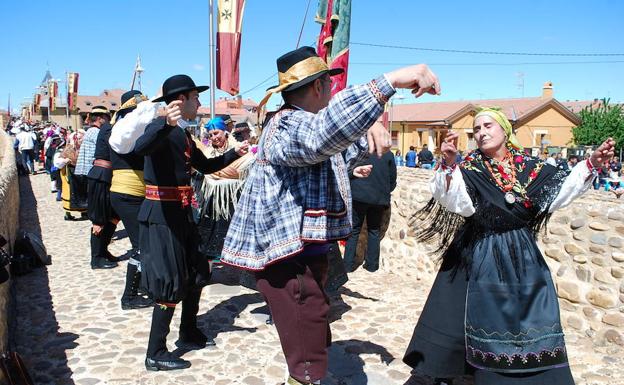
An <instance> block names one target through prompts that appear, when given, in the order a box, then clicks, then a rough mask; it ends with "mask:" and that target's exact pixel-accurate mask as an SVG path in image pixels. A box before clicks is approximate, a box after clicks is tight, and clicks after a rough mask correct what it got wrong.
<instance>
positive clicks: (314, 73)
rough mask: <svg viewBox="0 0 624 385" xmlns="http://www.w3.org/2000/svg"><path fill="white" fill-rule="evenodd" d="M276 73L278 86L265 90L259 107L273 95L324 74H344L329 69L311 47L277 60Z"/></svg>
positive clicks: (334, 69) (335, 69) (297, 86)
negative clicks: (265, 92)
mask: <svg viewBox="0 0 624 385" xmlns="http://www.w3.org/2000/svg"><path fill="white" fill-rule="evenodd" d="M277 71H278V78H279V84H278V85H276V86H274V87H271V88H270V89H268V90H267V94H266V95H265V97H264V98H263V99H262V101H261V102H260V105H259V107H261V106H263V105H264V104H265V103H266V102H267V101H268V100H269V97H270V96H271V95H272V94H274V93H277V92H281V91H292V90H296V89H297V88H300V87H302V86H304V85H306V84H308V83H311V82H313V81H314V80H316V79H318V78H320V77H321V76H323V75H325V74H329V76H334V75H338V74H341V73H343V72H344V70H343V69H342V68H332V69H330V68H329V67H328V66H327V63H325V61H324V60H323V59H321V58H320V57H319V56H318V54H317V53H316V51H315V50H314V48H312V47H301V48H297V49H296V50H294V51H290V52H288V53H287V54H285V55H282V56H280V57H279V58H278V59H277Z"/></svg>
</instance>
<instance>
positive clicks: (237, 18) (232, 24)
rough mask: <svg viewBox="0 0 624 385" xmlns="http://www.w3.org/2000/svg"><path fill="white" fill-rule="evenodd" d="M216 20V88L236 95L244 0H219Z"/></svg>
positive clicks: (238, 88) (238, 89)
mask: <svg viewBox="0 0 624 385" xmlns="http://www.w3.org/2000/svg"><path fill="white" fill-rule="evenodd" d="M218 5H219V6H218V9H217V12H218V19H217V20H218V21H217V88H218V89H220V90H223V91H225V92H227V93H228V94H230V95H236V94H238V92H239V91H240V87H239V79H238V78H239V67H238V64H239V60H240V43H241V31H242V26H243V9H244V8H245V0H219V4H218Z"/></svg>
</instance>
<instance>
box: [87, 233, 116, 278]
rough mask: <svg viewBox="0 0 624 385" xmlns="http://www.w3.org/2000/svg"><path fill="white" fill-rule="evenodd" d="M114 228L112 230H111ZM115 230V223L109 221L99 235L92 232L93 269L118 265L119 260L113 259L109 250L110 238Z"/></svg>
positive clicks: (110, 267)
mask: <svg viewBox="0 0 624 385" xmlns="http://www.w3.org/2000/svg"><path fill="white" fill-rule="evenodd" d="M111 229H112V231H111ZM114 232H115V225H113V224H112V223H110V222H109V223H108V224H106V225H104V227H103V228H102V231H100V234H99V235H95V234H93V232H91V268H92V269H94V270H95V269H112V268H113V267H117V262H115V261H111V260H110V258H109V255H110V254H109V253H108V251H107V248H108V244H109V243H110V239H111V238H112V236H113V233H114Z"/></svg>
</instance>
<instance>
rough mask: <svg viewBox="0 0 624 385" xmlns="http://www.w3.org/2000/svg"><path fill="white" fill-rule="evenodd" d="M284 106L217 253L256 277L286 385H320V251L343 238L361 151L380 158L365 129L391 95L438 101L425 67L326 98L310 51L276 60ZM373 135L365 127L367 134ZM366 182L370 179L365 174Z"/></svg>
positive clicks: (267, 132) (382, 140)
mask: <svg viewBox="0 0 624 385" xmlns="http://www.w3.org/2000/svg"><path fill="white" fill-rule="evenodd" d="M277 67H278V71H279V81H280V84H279V85H278V86H276V87H274V88H272V89H269V91H268V93H267V96H266V97H265V98H264V100H263V101H262V102H261V105H262V104H264V103H266V101H267V100H268V98H269V97H270V95H271V94H273V93H276V92H283V98H284V101H285V105H284V106H283V107H282V108H281V109H280V110H279V111H278V112H277V113H276V114H275V115H274V116H273V117H272V118H271V119H270V120H269V121H268V122H267V124H266V125H265V128H264V131H263V133H262V137H261V139H260V143H259V147H258V152H257V157H256V162H255V164H254V165H253V166H252V168H251V170H250V174H249V177H248V179H247V181H246V183H245V187H244V188H243V191H242V194H241V197H240V200H239V203H238V206H237V208H236V211H235V213H234V216H233V218H232V222H231V224H230V228H229V230H228V234H227V237H226V240H225V245H224V247H223V255H222V261H223V262H224V263H227V264H230V265H233V266H237V267H240V268H243V269H248V270H253V271H256V279H257V287H258V290H259V291H260V292H261V293H262V295H263V296H264V297H265V299H266V301H267V303H268V305H269V307H270V309H271V315H272V316H273V320H274V322H275V326H276V328H277V331H278V334H279V337H280V342H281V344H282V349H283V351H284V354H285V356H286V361H287V364H288V370H289V373H290V377H289V379H288V383H289V384H314V383H319V382H320V380H321V379H322V378H323V377H325V374H326V372H327V350H326V348H327V346H329V345H330V343H331V336H330V330H329V323H328V319H327V315H328V311H329V304H328V302H327V297H326V296H325V293H324V292H323V286H324V282H325V280H326V278H327V252H328V251H329V242H330V241H334V240H338V239H345V238H347V237H348V236H349V234H350V233H351V191H350V187H349V178H348V173H349V172H353V169H354V167H355V165H356V164H357V162H358V161H359V160H361V159H362V158H363V157H364V156H365V155H366V152H367V150H369V151H370V152H374V151H376V152H377V154H378V155H379V156H381V154H382V153H383V152H386V151H388V150H389V148H390V145H391V141H390V136H389V133H388V131H387V130H386V129H385V128H383V126H380V125H374V126H373V123H374V122H375V121H376V120H377V119H378V118H379V116H380V115H381V114H382V113H383V109H384V104H385V103H386V102H387V101H388V99H389V98H390V97H391V96H392V95H393V94H394V93H395V87H396V88H410V89H413V90H414V91H413V92H414V93H415V94H416V96H420V95H422V94H424V93H431V94H437V93H439V90H440V87H439V85H438V81H437V78H436V76H435V75H434V74H433V73H432V72H431V71H430V70H429V69H428V68H427V67H426V66H424V65H418V66H413V67H407V68H403V69H400V70H398V71H394V72H391V73H388V74H386V75H384V76H380V77H378V78H377V79H375V80H372V81H371V82H370V83H368V84H365V85H360V86H354V87H349V88H347V89H345V90H343V91H341V92H339V93H337V94H336V95H335V96H334V97H333V98H332V99H331V101H330V98H331V87H330V85H331V78H330V76H333V75H337V74H339V73H342V72H343V70H342V69H331V70H330V69H329V68H328V67H327V64H326V63H325V62H324V61H323V60H322V59H321V58H319V57H318V55H317V54H316V52H315V51H314V49H313V48H311V47H302V48H299V49H297V50H295V51H292V52H289V53H287V54H285V55H283V56H282V57H280V58H279V59H277ZM371 126H372V127H371ZM368 171H369V172H370V169H369V170H368Z"/></svg>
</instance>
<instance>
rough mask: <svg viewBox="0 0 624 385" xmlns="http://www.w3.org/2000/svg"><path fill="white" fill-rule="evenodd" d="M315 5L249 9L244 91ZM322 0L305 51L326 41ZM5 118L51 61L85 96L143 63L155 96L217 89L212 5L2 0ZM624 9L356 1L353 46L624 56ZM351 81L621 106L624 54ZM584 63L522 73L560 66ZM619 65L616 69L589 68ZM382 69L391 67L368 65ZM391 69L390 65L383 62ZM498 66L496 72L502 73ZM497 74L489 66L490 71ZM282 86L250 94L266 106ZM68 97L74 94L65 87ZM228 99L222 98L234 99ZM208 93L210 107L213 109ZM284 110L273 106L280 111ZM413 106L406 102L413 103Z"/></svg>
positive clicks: (382, 59) (392, 55) (483, 58)
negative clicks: (546, 95)
mask: <svg viewBox="0 0 624 385" xmlns="http://www.w3.org/2000/svg"><path fill="white" fill-rule="evenodd" d="M307 3H308V0H271V1H267V0H263V1H260V0H247V5H246V9H245V17H244V20H243V39H242V51H241V81H240V82H241V91H243V92H244V91H246V90H249V89H251V88H253V87H254V86H258V84H259V83H261V82H262V81H263V80H265V79H266V78H267V77H270V76H271V75H272V74H273V73H275V72H276V69H275V59H276V58H277V57H278V56H280V55H281V54H283V53H285V52H287V51H289V50H291V49H294V48H295V45H296V43H297V37H298V35H299V30H300V28H301V24H302V21H303V18H304V12H305V8H306V5H307ZM316 4H317V1H315V0H312V1H311V5H310V11H309V13H308V17H307V20H306V24H305V28H304V31H303V36H302V44H308V45H310V44H313V43H314V42H315V40H316V36H317V35H318V32H319V28H320V27H319V25H318V24H316V23H315V22H314V14H315V11H316ZM0 14H2V15H3V24H2V25H3V31H2V32H1V33H0V46H1V47H2V48H3V49H2V51H1V53H0V62H1V63H2V66H1V68H2V70H1V71H0V108H3V109H5V108H6V106H7V97H8V93H9V92H10V93H11V95H12V96H11V99H12V106H13V107H16V105H17V104H18V103H19V102H21V101H24V100H27V99H25V98H28V97H30V96H32V94H33V92H34V91H35V89H34V88H35V87H36V86H37V85H38V84H39V82H40V81H41V79H42V77H43V75H44V73H45V71H46V68H47V63H48V64H49V68H50V70H51V72H52V74H53V76H54V77H56V78H63V77H64V73H65V71H76V72H79V73H80V90H79V93H80V94H87V95H94V94H98V93H99V92H100V91H101V90H103V89H105V88H128V87H129V85H130V81H131V77H132V70H133V66H134V62H135V60H136V56H137V54H140V55H141V58H142V64H143V67H144V68H145V73H144V75H143V90H144V91H145V92H146V93H147V94H148V95H150V96H153V95H154V94H155V93H156V92H157V90H158V88H159V87H160V85H161V83H162V82H163V80H164V79H165V78H167V77H168V76H170V75H173V74H177V73H187V74H189V75H191V76H192V77H193V78H194V79H195V81H196V83H198V84H200V83H201V84H209V71H208V68H209V65H208V64H209V54H208V50H209V46H208V0H201V1H200V0H186V1H165V0H150V1H134V2H132V1H122V0H108V1H99V2H95V1H77V0H63V1H53V0H30V1H2V4H1V5H0ZM623 15H624V2H622V1H618V0H595V1H591V2H588V1H577V0H574V1H570V0H569V1H562V0H551V1H546V0H543V1H523V2H520V1H513V2H512V1H500V0H498V1H438V2H432V1H428V2H425V1H414V0H392V1H390V0H386V1H382V2H378V1H372V0H354V1H353V9H352V24H351V42H360V43H374V44H386V45H399V46H409V47H426V48H441V49H458V50H478V51H499V52H534V53H616V54H624V41H623V40H622V37H623V36H624V23H622V16H623ZM351 62H352V64H351V66H350V69H349V83H351V84H355V83H363V82H366V81H368V80H369V79H371V78H373V77H375V76H377V75H378V74H381V73H383V72H387V71H389V70H392V69H393V68H397V67H400V66H401V64H409V63H414V64H415V63H421V62H424V63H431V67H432V68H433V70H434V71H435V72H436V73H437V74H438V75H439V77H440V80H441V82H442V88H443V95H442V96H440V97H432V96H425V97H423V98H422V99H421V100H422V101H434V100H439V101H443V100H458V99H479V98H507V97H520V96H522V90H521V88H520V87H519V86H518V84H519V83H520V76H519V73H521V74H522V78H523V82H524V96H539V94H540V93H541V87H542V84H543V83H544V82H545V81H552V82H553V83H554V91H555V96H556V97H557V98H559V99H561V100H584V99H592V98H602V97H611V99H612V100H613V101H619V102H624V55H620V56H611V57H604V56H599V57H550V56H535V57H531V56H511V55H477V54H452V53H439V52H428V51H418V50H402V49H388V48H373V47H367V46H361V45H352V46H351ZM561 62H583V63H577V64H523V63H561ZM589 62H611V63H589ZM369 63H382V64H369ZM383 63H386V64H383ZM491 63H495V64H496V65H491ZM484 64H488V65H484ZM276 81H277V80H276V78H274V79H271V80H270V81H267V82H266V83H264V84H261V85H260V86H258V87H257V88H255V89H254V90H253V91H251V92H247V93H245V94H244V96H245V97H251V98H253V99H255V100H257V101H258V100H260V99H261V98H262V96H263V94H264V90H265V89H266V88H267V87H269V86H271V85H273V84H274V83H276ZM62 87H63V90H64V86H62ZM224 95H225V94H224V93H222V92H220V91H219V92H217V97H219V96H224ZM208 101H209V96H208V93H205V94H203V95H202V102H203V103H204V104H208ZM278 101H279V97H273V99H272V101H271V102H269V107H270V108H271V107H274V105H275V104H276V103H277V102H278ZM412 101H413V99H412V98H411V96H408V97H407V98H406V99H405V100H404V101H403V102H404V103H407V102H412Z"/></svg>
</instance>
